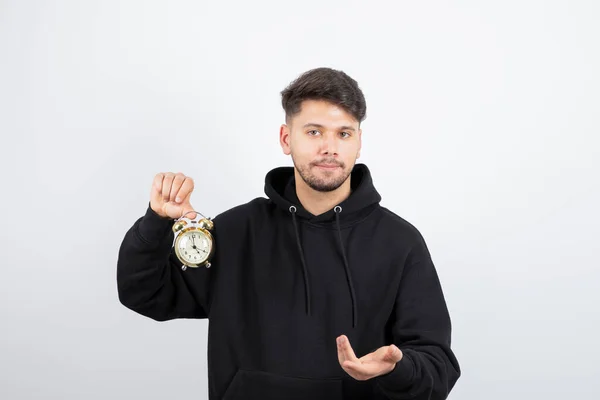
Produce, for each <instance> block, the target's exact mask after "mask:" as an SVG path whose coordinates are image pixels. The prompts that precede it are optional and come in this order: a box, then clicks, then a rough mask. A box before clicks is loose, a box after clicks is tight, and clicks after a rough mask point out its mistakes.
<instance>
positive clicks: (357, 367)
mask: <svg viewBox="0 0 600 400" xmlns="http://www.w3.org/2000/svg"><path fill="white" fill-rule="evenodd" d="M337 349H338V360H339V361H340V365H341V366H342V368H343V369H344V371H346V372H347V373H348V374H349V375H350V376H351V377H353V378H354V379H356V380H359V381H366V380H367V379H371V378H374V377H376V376H379V375H385V374H387V373H389V372H392V370H393V369H394V367H395V366H396V363H397V362H398V361H400V360H402V351H401V350H400V349H399V348H398V347H396V346H395V345H393V344H392V345H391V346H383V347H380V348H379V349H377V350H375V351H374V352H372V353H369V354H367V355H366V356H363V357H361V358H357V357H356V355H354V350H352V346H350V341H349V340H348V338H347V337H346V335H341V336H339V337H338V338H337Z"/></svg>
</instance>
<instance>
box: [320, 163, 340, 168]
mask: <svg viewBox="0 0 600 400" xmlns="http://www.w3.org/2000/svg"><path fill="white" fill-rule="evenodd" d="M317 167H321V168H338V167H339V165H337V164H317Z"/></svg>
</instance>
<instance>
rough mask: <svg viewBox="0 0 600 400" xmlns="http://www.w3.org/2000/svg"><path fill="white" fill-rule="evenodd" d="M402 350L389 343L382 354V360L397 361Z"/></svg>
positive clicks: (400, 358)
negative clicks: (383, 354)
mask: <svg viewBox="0 0 600 400" xmlns="http://www.w3.org/2000/svg"><path fill="white" fill-rule="evenodd" d="M402 356H403V354H402V350H400V349H399V348H397V347H396V346H395V345H393V344H392V345H390V346H388V349H387V352H386V353H385V356H384V360H385V361H389V362H393V363H397V362H398V361H400V360H402Z"/></svg>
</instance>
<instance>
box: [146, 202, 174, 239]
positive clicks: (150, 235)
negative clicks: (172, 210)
mask: <svg viewBox="0 0 600 400" xmlns="http://www.w3.org/2000/svg"><path fill="white" fill-rule="evenodd" d="M174 221H175V220H174V219H172V218H169V217H161V216H160V215H158V214H157V213H156V212H154V210H153V209H152V207H150V203H148V208H147V209H146V214H145V215H144V216H143V217H142V218H141V220H140V223H139V225H138V233H139V235H140V236H141V238H142V239H143V240H145V241H146V242H148V243H157V242H160V241H162V240H164V239H165V237H166V236H167V235H168V234H169V233H170V231H171V229H172V227H173V223H174Z"/></svg>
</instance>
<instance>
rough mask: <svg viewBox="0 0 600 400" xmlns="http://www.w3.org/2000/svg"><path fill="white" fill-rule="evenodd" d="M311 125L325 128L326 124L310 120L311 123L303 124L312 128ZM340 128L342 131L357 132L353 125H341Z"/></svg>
mask: <svg viewBox="0 0 600 400" xmlns="http://www.w3.org/2000/svg"><path fill="white" fill-rule="evenodd" d="M310 127H315V128H324V126H323V125H321V124H316V123H314V122H309V123H307V124H304V126H303V128H310ZM338 129H339V130H341V131H352V132H355V131H356V129H354V128H353V127H351V126H340V127H339V128H338Z"/></svg>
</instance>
